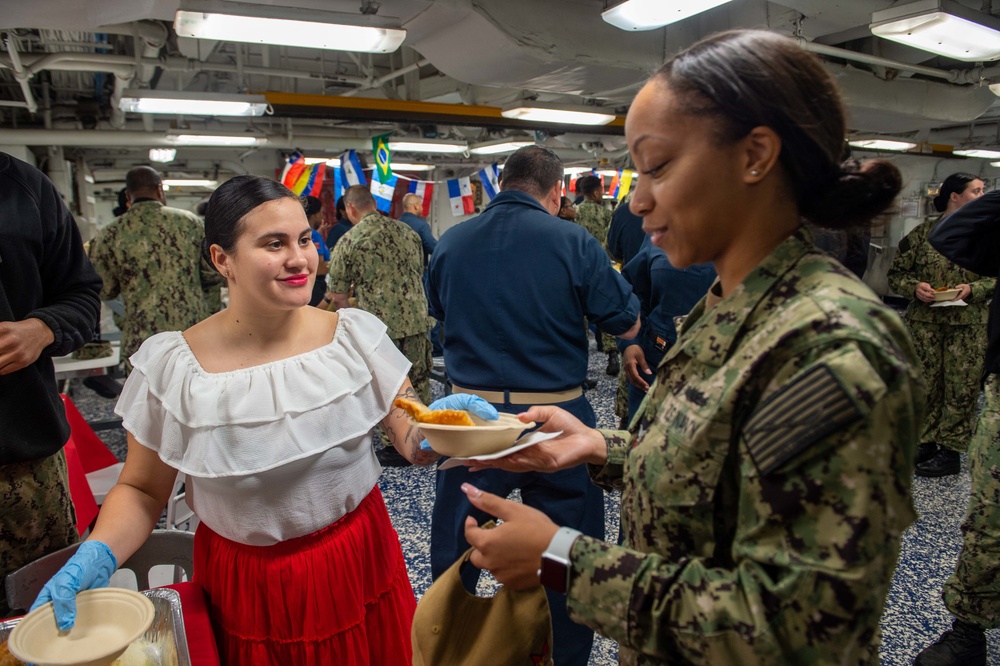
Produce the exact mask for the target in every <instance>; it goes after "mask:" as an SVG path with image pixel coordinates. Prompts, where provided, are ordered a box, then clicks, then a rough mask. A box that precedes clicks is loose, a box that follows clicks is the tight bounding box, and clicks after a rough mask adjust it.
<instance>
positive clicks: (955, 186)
mask: <svg viewBox="0 0 1000 666" xmlns="http://www.w3.org/2000/svg"><path fill="white" fill-rule="evenodd" d="M974 180H980V178H979V176H974V175H972V174H971V173H962V172H961V171H960V172H958V173H953V174H951V175H950V176H948V177H947V178H945V179H944V182H943V183H941V189H940V190H938V194H937V196H936V197H934V210H936V211H937V212H939V213H943V212H944V209H945V208H947V207H948V202H949V201H950V200H951V195H952V194H961V193H962V192H964V191H965V189H966V188H967V187H968V186H969V183H971V182H972V181H974Z"/></svg>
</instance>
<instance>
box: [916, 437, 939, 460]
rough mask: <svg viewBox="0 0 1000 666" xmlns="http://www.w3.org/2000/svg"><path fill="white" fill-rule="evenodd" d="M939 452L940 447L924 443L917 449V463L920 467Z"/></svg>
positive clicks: (932, 443) (931, 443)
mask: <svg viewBox="0 0 1000 666" xmlns="http://www.w3.org/2000/svg"><path fill="white" fill-rule="evenodd" d="M937 452H938V445H937V444H935V443H934V442H924V443H923V444H921V445H920V446H918V447H917V459H916V463H917V464H918V465H919V464H921V463H925V462H927V461H928V460H930V459H931V458H933V457H934V456H935V455H936V454H937Z"/></svg>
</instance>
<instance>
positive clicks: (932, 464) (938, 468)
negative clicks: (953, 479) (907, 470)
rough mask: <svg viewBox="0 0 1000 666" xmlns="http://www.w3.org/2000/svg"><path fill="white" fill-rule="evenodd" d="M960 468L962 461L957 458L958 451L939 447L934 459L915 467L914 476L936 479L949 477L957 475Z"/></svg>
mask: <svg viewBox="0 0 1000 666" xmlns="http://www.w3.org/2000/svg"><path fill="white" fill-rule="evenodd" d="M961 468H962V461H961V459H960V458H959V457H958V451H952V450H951V449H948V448H945V447H943V446H942V447H941V448H940V449H939V450H938V452H937V453H936V454H934V457H933V458H931V459H930V460H928V461H926V462H922V463H920V464H919V465H917V468H916V470H915V472H914V473H915V474H916V475H917V476H927V477H931V478H936V477H939V476H951V475H952V474H958V471H959V470H960V469H961Z"/></svg>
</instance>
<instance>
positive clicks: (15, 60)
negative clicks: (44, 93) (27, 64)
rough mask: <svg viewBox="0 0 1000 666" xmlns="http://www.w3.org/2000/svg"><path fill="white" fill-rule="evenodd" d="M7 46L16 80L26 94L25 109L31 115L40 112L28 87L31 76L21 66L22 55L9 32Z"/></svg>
mask: <svg viewBox="0 0 1000 666" xmlns="http://www.w3.org/2000/svg"><path fill="white" fill-rule="evenodd" d="M6 44H7V53H9V54H10V64H11V67H12V68H13V70H14V78H15V79H17V82H18V83H19V84H20V85H21V92H22V93H23V94H24V107H25V108H26V109H28V111H30V112H31V113H35V112H36V111H38V102H36V101H35V95H34V94H33V93H32V92H31V86H30V85H28V80H29V79H30V78H31V76H30V75H28V74H27V73H26V72H25V70H24V66H23V65H22V64H21V54H20V53H18V51H17V44H16V43H15V41H14V37H12V36H11V34H10V33H9V32H8V33H7V40H6Z"/></svg>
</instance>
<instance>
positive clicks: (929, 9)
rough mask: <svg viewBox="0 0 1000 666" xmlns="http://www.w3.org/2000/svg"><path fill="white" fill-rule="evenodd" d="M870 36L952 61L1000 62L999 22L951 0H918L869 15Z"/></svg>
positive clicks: (999, 20)
mask: <svg viewBox="0 0 1000 666" xmlns="http://www.w3.org/2000/svg"><path fill="white" fill-rule="evenodd" d="M869 27H870V28H871V31H872V34H874V35H876V36H878V37H881V38H883V39H889V40H892V41H894V42H899V43H901V44H906V45H907V46H912V47H913V48H917V49H921V50H923V51H930V52H931V53H937V54H938V55H943V56H946V57H948V58H954V59H955V60H964V61H966V62H976V61H980V60H997V59H998V58H1000V19H997V18H995V17H993V16H990V15H989V14H983V13H982V12H977V11H975V10H973V9H969V8H968V7H966V6H964V5H961V4H959V3H957V2H954V1H953V0H918V1H917V2H911V3H908V4H905V5H898V6H896V7H891V8H889V9H883V10H882V11H877V12H874V13H873V14H872V22H871V25H870V26H869Z"/></svg>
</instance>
